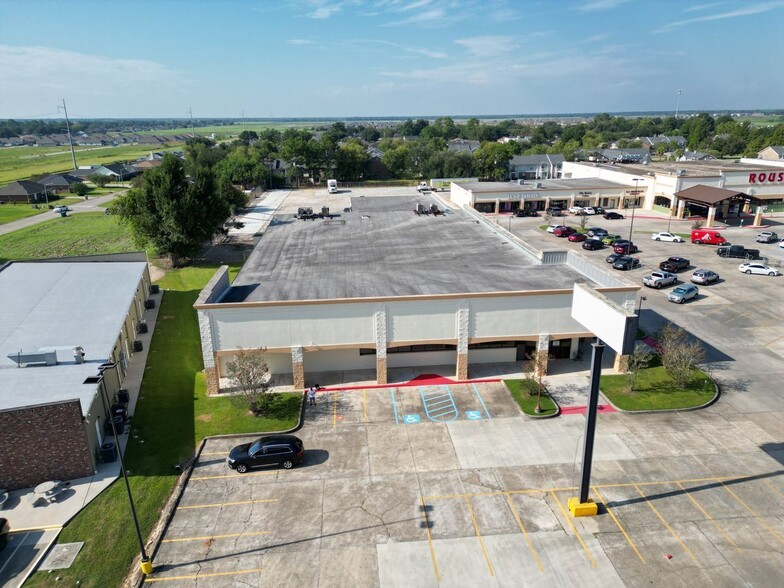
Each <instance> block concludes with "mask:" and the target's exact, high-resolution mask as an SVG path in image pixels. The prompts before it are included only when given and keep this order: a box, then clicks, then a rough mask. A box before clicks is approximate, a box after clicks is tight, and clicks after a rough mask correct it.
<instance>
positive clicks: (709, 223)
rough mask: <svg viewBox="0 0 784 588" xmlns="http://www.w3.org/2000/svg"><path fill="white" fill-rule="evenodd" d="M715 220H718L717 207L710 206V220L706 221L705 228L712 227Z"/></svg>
mask: <svg viewBox="0 0 784 588" xmlns="http://www.w3.org/2000/svg"><path fill="white" fill-rule="evenodd" d="M714 220H716V207H715V206H710V207H708V220H706V221H705V226H706V227H712V226H713V221H714Z"/></svg>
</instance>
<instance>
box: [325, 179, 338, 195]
mask: <svg viewBox="0 0 784 588" xmlns="http://www.w3.org/2000/svg"><path fill="white" fill-rule="evenodd" d="M327 192H329V193H330V194H337V193H338V181H337V180H327Z"/></svg>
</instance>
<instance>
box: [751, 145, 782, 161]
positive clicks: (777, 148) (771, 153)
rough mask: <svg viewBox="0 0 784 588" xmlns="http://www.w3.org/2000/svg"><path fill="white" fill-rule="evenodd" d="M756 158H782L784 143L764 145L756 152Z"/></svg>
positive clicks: (774, 159) (776, 159) (773, 159)
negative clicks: (763, 147)
mask: <svg viewBox="0 0 784 588" xmlns="http://www.w3.org/2000/svg"><path fill="white" fill-rule="evenodd" d="M757 159H768V160H770V161H779V160H781V159H784V145H770V146H769V147H765V149H763V150H762V151H760V152H759V153H757Z"/></svg>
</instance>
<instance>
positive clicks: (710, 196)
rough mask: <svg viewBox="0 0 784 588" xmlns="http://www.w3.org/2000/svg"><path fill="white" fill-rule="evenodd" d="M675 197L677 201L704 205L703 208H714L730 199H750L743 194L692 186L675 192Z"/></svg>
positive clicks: (734, 191)
mask: <svg viewBox="0 0 784 588" xmlns="http://www.w3.org/2000/svg"><path fill="white" fill-rule="evenodd" d="M675 196H676V197H677V198H678V199H679V200H687V201H689V202H696V203H698V204H704V205H705V206H716V205H717V204H718V203H719V202H722V201H724V200H730V199H735V200H737V199H744V200H745V199H746V198H749V199H751V196H749V195H748V194H745V193H744V192H738V191H736V190H725V189H723V188H713V187H712V186H692V187H691V188H686V189H685V190H681V191H680V192H676V193H675Z"/></svg>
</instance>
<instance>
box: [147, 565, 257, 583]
mask: <svg viewBox="0 0 784 588" xmlns="http://www.w3.org/2000/svg"><path fill="white" fill-rule="evenodd" d="M263 571H264V568H255V569H252V570H235V571H233V572H215V573H213V574H190V575H188V576H163V577H160V578H158V577H150V576H147V577H146V578H145V579H144V581H145V582H168V581H169V580H195V579H197V578H198V579H199V580H201V579H202V578H215V577H217V576H239V575H241V574H255V573H256V572H263Z"/></svg>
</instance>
